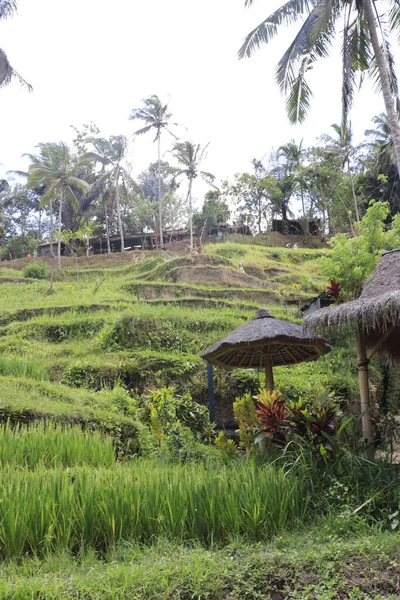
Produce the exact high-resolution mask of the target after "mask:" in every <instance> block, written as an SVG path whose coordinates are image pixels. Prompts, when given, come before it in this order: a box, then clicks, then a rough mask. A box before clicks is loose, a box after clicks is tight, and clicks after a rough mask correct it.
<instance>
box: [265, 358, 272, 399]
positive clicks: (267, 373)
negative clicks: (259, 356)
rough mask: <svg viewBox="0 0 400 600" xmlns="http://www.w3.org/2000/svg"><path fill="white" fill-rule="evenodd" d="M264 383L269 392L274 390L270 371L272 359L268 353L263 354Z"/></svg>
mask: <svg viewBox="0 0 400 600" xmlns="http://www.w3.org/2000/svg"><path fill="white" fill-rule="evenodd" d="M265 383H266V387H267V390H268V391H269V393H270V394H272V392H273V391H274V374H273V372H272V360H271V357H270V356H269V354H266V356H265Z"/></svg>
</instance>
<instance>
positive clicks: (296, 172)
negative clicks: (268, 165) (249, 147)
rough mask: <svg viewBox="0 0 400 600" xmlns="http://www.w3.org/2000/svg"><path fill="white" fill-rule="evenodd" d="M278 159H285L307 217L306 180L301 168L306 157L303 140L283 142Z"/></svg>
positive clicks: (303, 211)
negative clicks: (305, 203) (305, 201)
mask: <svg viewBox="0 0 400 600" xmlns="http://www.w3.org/2000/svg"><path fill="white" fill-rule="evenodd" d="M277 159H278V160H279V159H280V160H283V162H284V164H285V166H286V171H287V175H292V176H293V180H294V183H295V186H296V188H298V191H299V194H300V200H301V208H302V213H303V217H305V215H306V212H305V206H304V182H303V179H302V177H301V168H302V163H303V159H304V148H303V140H301V141H300V143H299V144H296V142H295V141H294V140H290V142H288V143H287V144H283V146H280V147H279V148H278V152H277Z"/></svg>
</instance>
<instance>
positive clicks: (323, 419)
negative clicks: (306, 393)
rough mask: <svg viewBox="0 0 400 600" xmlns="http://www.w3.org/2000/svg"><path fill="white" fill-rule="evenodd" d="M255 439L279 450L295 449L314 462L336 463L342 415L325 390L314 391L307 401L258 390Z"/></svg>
mask: <svg viewBox="0 0 400 600" xmlns="http://www.w3.org/2000/svg"><path fill="white" fill-rule="evenodd" d="M256 412H257V417H258V424H257V429H258V430H259V431H260V432H261V436H260V435H259V436H258V437H257V438H256V439H257V441H260V440H262V439H263V438H264V437H266V438H267V439H268V440H270V442H271V443H272V444H273V445H276V446H278V447H280V448H289V447H291V448H293V447H296V445H298V446H299V448H300V450H301V451H305V452H306V453H309V454H310V455H313V456H314V457H315V458H316V459H318V458H321V457H322V458H323V459H324V460H326V459H327V458H331V459H332V458H334V459H337V457H338V455H339V453H340V452H342V451H343V450H344V447H343V446H342V443H341V435H342V433H343V430H344V428H345V426H346V425H347V424H348V423H349V422H350V420H349V421H347V422H343V419H342V417H343V415H342V413H341V412H340V411H339V409H338V406H337V403H336V402H334V399H333V398H332V394H331V393H330V392H329V391H328V389H327V388H325V389H324V391H323V393H320V392H318V391H315V392H314V394H313V395H312V396H311V397H309V398H302V397H300V398H298V399H297V400H296V401H288V400H285V399H284V398H283V396H282V395H281V394H279V392H276V391H273V392H272V393H269V392H267V391H266V390H261V391H260V393H259V394H258V395H257V411H256Z"/></svg>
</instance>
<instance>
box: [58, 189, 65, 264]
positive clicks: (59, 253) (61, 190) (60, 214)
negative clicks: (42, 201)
mask: <svg viewBox="0 0 400 600" xmlns="http://www.w3.org/2000/svg"><path fill="white" fill-rule="evenodd" d="M63 201H64V187H63V185H62V184H61V189H60V204H59V208H58V244H57V253H58V257H57V264H58V270H59V271H61V219H62V208H63Z"/></svg>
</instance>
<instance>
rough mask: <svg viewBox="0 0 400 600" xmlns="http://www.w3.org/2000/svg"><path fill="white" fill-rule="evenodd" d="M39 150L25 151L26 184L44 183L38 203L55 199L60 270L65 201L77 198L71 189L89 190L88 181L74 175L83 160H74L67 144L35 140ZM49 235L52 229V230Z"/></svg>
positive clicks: (50, 202)
mask: <svg viewBox="0 0 400 600" xmlns="http://www.w3.org/2000/svg"><path fill="white" fill-rule="evenodd" d="M37 147H38V148H39V154H27V155H26V156H28V157H29V159H30V161H31V164H30V165H29V169H28V181H27V186H28V188H36V187H39V186H44V187H45V192H44V194H43V196H42V198H41V206H45V205H47V204H49V205H50V211H51V212H52V210H53V201H54V200H58V232H59V237H58V269H59V270H61V229H62V216H63V208H64V203H65V202H66V201H68V202H69V203H70V204H71V205H72V206H73V207H74V208H77V207H78V200H77V197H76V195H75V192H74V190H88V189H89V184H88V183H87V182H86V181H84V180H83V179H81V178H80V177H78V176H77V173H78V172H79V170H80V169H81V167H82V164H83V160H82V159H80V160H75V159H74V158H73V157H72V155H71V152H70V149H69V148H68V146H67V145H66V144H64V143H63V142H60V143H58V144H56V143H42V144H38V146H37ZM51 237H52V233H51Z"/></svg>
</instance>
